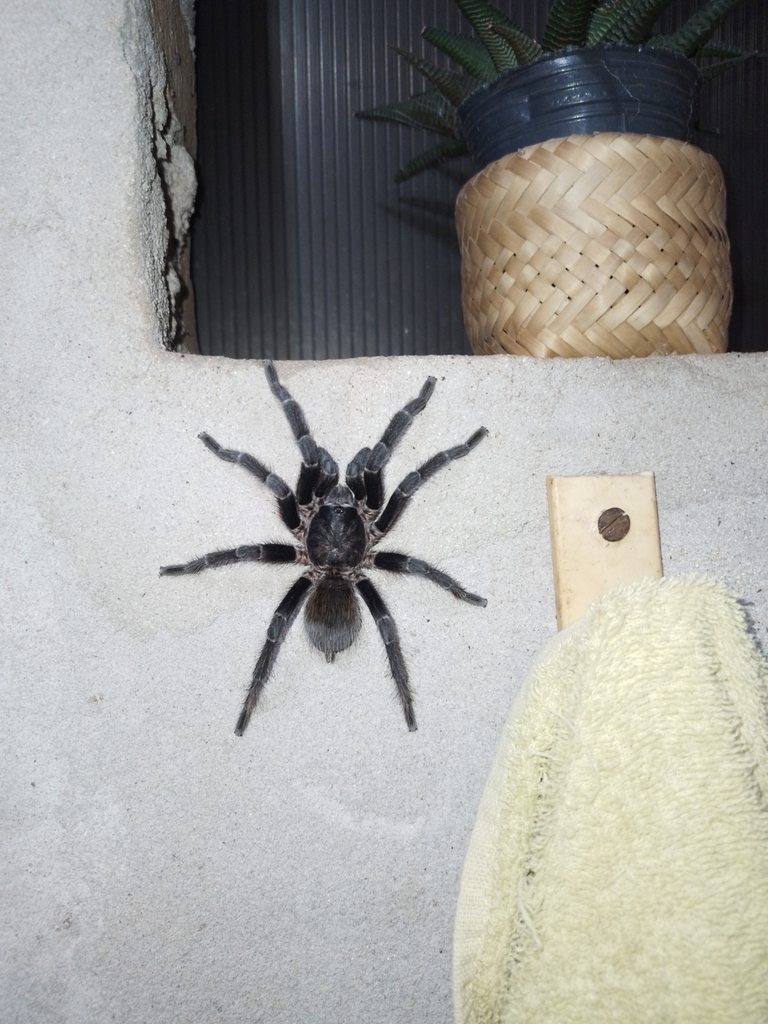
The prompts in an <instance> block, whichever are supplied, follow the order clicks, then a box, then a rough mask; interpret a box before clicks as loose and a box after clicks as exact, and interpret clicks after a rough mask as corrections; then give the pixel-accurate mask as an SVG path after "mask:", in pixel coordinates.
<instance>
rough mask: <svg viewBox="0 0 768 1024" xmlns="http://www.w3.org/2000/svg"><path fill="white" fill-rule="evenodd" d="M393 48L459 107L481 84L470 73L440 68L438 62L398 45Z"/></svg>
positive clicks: (452, 103) (449, 100) (453, 104)
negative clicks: (464, 73)
mask: <svg viewBox="0 0 768 1024" xmlns="http://www.w3.org/2000/svg"><path fill="white" fill-rule="evenodd" d="M392 49H393V50H394V51H395V53H397V54H399V55H400V56H401V57H402V58H403V59H404V60H407V61H408V63H409V64H410V65H411V66H412V67H414V68H416V70H417V71H418V72H419V73H420V74H422V75H424V77H425V78H426V79H427V80H428V81H429V83H430V85H433V86H434V87H435V88H436V89H437V91H438V92H440V93H442V95H443V96H445V98H446V99H447V100H448V102H449V103H450V104H451V105H452V106H454V107H457V106H458V105H459V104H460V103H461V101H462V100H463V99H464V97H465V96H467V95H468V94H469V93H470V92H472V90H473V89H476V88H477V87H478V85H479V84H480V83H479V82H478V80H477V79H476V78H471V77H470V76H469V75H458V74H456V72H455V71H451V70H449V69H448V68H440V67H438V66H437V64H432V62H431V61H428V60H424V58H423V57H419V56H417V55H416V54H415V53H409V52H408V51H407V50H401V49H400V48H399V47H398V46H393V47H392Z"/></svg>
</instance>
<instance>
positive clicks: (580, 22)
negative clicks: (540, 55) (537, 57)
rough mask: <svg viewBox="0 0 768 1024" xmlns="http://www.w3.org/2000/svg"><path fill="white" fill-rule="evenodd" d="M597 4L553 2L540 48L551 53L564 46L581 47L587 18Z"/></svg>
mask: <svg viewBox="0 0 768 1024" xmlns="http://www.w3.org/2000/svg"><path fill="white" fill-rule="evenodd" d="M597 3H598V0H555V3H554V5H553V7H552V10H551V11H550V12H549V18H548V19H547V26H546V28H545V29H544V36H543V38H542V40H541V45H542V47H543V48H544V49H545V50H547V51H551V50H561V49H562V48H563V47H564V46H583V45H584V43H585V41H586V38H587V26H588V25H589V17H590V15H591V14H592V11H593V10H594V9H595V7H596V6H597Z"/></svg>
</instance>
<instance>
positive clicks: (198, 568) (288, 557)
mask: <svg viewBox="0 0 768 1024" xmlns="http://www.w3.org/2000/svg"><path fill="white" fill-rule="evenodd" d="M297 556H298V551H297V550H296V548H295V547H293V545H292V544H241V545H240V547H237V548H230V549H229V550H228V551H209V552H208V554H207V555H202V556H201V557H200V558H195V559H193V561H191V562H185V563H184V565H163V566H161V567H160V575H161V576H185V575H187V573H193V572H202V571H203V569H216V568H217V567H218V566H220V565H233V564H234V563H235V562H295V561H296V560H297Z"/></svg>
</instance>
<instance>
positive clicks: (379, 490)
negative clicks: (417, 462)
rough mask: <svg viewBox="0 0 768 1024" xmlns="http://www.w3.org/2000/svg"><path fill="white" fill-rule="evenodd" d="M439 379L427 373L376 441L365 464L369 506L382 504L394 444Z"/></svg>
mask: <svg viewBox="0 0 768 1024" xmlns="http://www.w3.org/2000/svg"><path fill="white" fill-rule="evenodd" d="M436 383H437V381H436V379H435V378H434V377H427V379H426V380H425V381H424V384H423V385H422V388H421V391H420V392H419V393H418V395H417V396H416V398H414V399H413V400H412V401H410V402H408V403H407V404H406V405H404V406H403V408H402V409H401V410H400V411H399V412H396V413H395V415H394V416H393V417H392V419H391V420H390V421H389V425H388V426H387V429H386V430H385V431H384V433H383V434H382V435H381V440H380V441H378V442H377V443H376V444H375V445H374V447H373V450H372V451H371V453H370V454H369V456H368V458H367V461H366V463H365V466H364V467H363V469H364V478H365V490H366V505H367V506H368V508H370V509H379V508H381V503H382V502H383V501H384V481H383V479H382V474H383V471H384V467H385V466H386V464H387V463H388V462H389V459H390V456H391V455H392V452H393V451H394V450H395V446H396V445H397V444H398V442H399V441H400V440H401V439H402V437H403V435H404V434H405V432H406V430H407V429H408V428H409V427H410V425H411V424H412V423H413V417H414V416H416V415H417V414H418V413H420V412H421V411H422V409H424V407H425V406H426V404H427V402H428V401H429V400H430V398H431V397H432V392H433V391H434V390H435V384H436ZM363 451H365V449H363ZM360 454H362V453H360ZM356 458H359V456H356ZM353 461H354V460H353ZM353 493H354V491H353Z"/></svg>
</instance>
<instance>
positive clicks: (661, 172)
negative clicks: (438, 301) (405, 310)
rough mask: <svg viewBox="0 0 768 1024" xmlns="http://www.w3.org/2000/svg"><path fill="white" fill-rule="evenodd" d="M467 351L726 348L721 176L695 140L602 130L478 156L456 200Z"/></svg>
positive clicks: (600, 352)
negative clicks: (496, 156) (484, 159)
mask: <svg viewBox="0 0 768 1024" xmlns="http://www.w3.org/2000/svg"><path fill="white" fill-rule="evenodd" d="M456 224H457V229H458V233H459V244H460V247H461V255H462V302H463V306H464V322H465V325H466V328H467V333H468V334H469V339H470V343H471V345H472V349H473V350H474V352H476V353H478V354H490V353H498V352H508V353H512V354H516V355H531V356H538V357H540V358H548V357H552V356H570V357H573V356H609V357H611V358H613V359H625V358H628V357H631V356H647V355H651V354H653V353H681V354H686V353H694V352H699V353H708V352H723V351H725V349H726V347H727V331H728V321H729V319H730V315H731V304H732V289H731V268H730V259H729V245H728V236H727V234H726V230H725V183H724V181H723V175H722V172H721V170H720V167H719V166H718V164H717V162H716V161H715V160H714V158H713V157H711V156H709V154H707V153H704V152H702V151H701V150H700V149H697V148H696V147H695V146H692V145H690V144H689V143H685V142H678V141H677V140H675V139H668V138H658V137H655V136H650V135H630V134H624V133H614V132H599V133H597V134H595V135H572V136H570V137H568V138H564V139H550V140H549V141H547V142H545V143H542V144H541V145H537V146H528V147H527V148H525V149H523V150H521V151H520V152H518V153H512V154H510V155H509V156H505V157H503V158H502V159H501V160H496V161H495V162H494V163H491V164H489V165H488V166H487V167H486V168H484V169H483V170H482V171H480V173H479V174H476V175H475V176H474V177H473V178H471V179H470V181H468V182H467V184H466V185H465V186H464V188H463V189H462V191H461V192H460V194H459V197H458V200H457V203H456Z"/></svg>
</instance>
